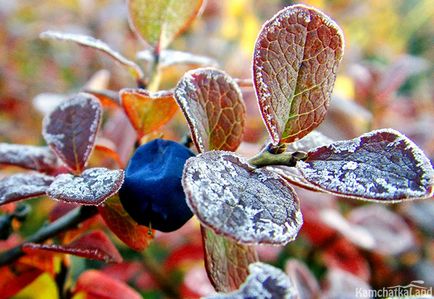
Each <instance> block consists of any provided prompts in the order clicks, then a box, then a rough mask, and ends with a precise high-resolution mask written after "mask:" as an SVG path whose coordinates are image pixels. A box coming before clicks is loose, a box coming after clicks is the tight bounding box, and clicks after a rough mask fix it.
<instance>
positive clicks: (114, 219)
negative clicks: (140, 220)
mask: <svg viewBox="0 0 434 299" xmlns="http://www.w3.org/2000/svg"><path fill="white" fill-rule="evenodd" d="M98 210H99V213H100V214H101V216H102V218H103V219H104V221H105V223H106V224H107V226H108V227H109V228H110V230H111V231H112V232H113V233H114V234H115V235H116V236H117V237H118V238H119V239H121V240H122V241H123V242H124V243H125V244H127V245H128V246H129V247H130V248H132V249H134V250H136V251H142V250H144V249H146V248H147V247H148V245H149V243H150V242H151V241H152V239H153V238H154V231H153V230H151V229H150V228H148V227H146V226H143V225H139V224H137V223H136V222H135V221H134V220H133V219H132V218H131V216H130V215H129V214H128V213H127V212H126V211H125V210H124V208H123V207H122V204H121V203H120V201H119V197H118V196H117V195H115V196H113V197H111V198H109V199H107V200H106V201H105V202H104V205H102V206H100V207H98Z"/></svg>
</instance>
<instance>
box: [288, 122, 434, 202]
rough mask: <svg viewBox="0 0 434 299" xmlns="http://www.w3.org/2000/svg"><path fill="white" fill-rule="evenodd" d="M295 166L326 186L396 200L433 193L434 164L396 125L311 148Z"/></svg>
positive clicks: (349, 193) (341, 193) (336, 191)
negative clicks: (393, 128)
mask: <svg viewBox="0 0 434 299" xmlns="http://www.w3.org/2000/svg"><path fill="white" fill-rule="evenodd" d="M308 156H309V158H308V160H307V161H306V162H302V161H300V162H299V163H298V164H297V168H298V169H299V170H300V172H301V174H302V175H303V176H304V178H305V179H306V180H307V181H309V182H310V183H312V184H314V185H315V186H317V187H318V188H320V189H321V190H323V191H325V192H330V193H334V194H337V195H339V196H348V197H354V198H357V199H365V200H381V201H385V202H398V201H402V200H410V199H419V198H426V197H430V196H431V195H432V192H433V184H434V181H433V180H434V170H433V168H432V166H431V163H430V161H429V160H428V158H427V157H426V156H425V155H424V153H423V151H422V150H421V149H420V148H418V147H417V146H416V145H415V144H414V143H413V142H412V141H411V140H409V139H408V138H407V137H405V136H404V135H402V134H401V133H399V132H397V131H395V130H392V129H381V130H376V131H372V132H369V133H367V134H364V135H362V136H360V137H358V138H355V139H352V140H346V141H338V142H334V143H332V144H330V145H328V146H323V147H318V148H315V149H313V150H312V151H310V152H309V154H308Z"/></svg>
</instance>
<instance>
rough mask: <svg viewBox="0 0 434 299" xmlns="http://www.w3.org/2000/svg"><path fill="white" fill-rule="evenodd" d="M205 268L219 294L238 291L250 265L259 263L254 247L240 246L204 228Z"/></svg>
mask: <svg viewBox="0 0 434 299" xmlns="http://www.w3.org/2000/svg"><path fill="white" fill-rule="evenodd" d="M202 239H203V245H204V250H205V254H204V256H205V267H206V270H207V273H208V277H209V279H210V281H211V283H212V284H213V286H214V288H215V289H216V290H217V291H219V292H230V291H234V290H237V289H238V288H239V287H240V286H241V284H242V283H243V282H244V281H245V280H246V278H247V276H248V274H249V269H248V266H249V264H252V263H254V262H257V261H258V255H257V253H256V250H255V248H254V247H252V246H248V245H243V244H239V243H237V242H235V241H233V240H231V239H228V238H226V237H224V236H219V235H217V234H215V233H214V232H213V231H212V230H211V229H208V228H206V227H203V226H202Z"/></svg>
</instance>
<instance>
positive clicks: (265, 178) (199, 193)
mask: <svg viewBox="0 0 434 299" xmlns="http://www.w3.org/2000/svg"><path fill="white" fill-rule="evenodd" d="M182 184H183V187H184V191H185V193H186V196H187V203H188V205H189V206H190V208H191V210H192V211H193V212H194V213H195V214H196V216H197V217H198V218H199V220H200V221H201V222H202V223H203V224H204V225H206V226H208V227H210V228H212V229H213V230H214V231H215V232H216V233H217V234H222V235H225V236H227V237H229V238H232V239H234V240H236V241H239V242H240V243H245V244H258V243H264V244H287V243H288V242H290V241H292V240H294V238H295V237H296V235H297V232H298V230H299V229H300V227H301V225H302V222H303V220H302V215H301V213H300V208H299V201H298V198H297V196H296V194H295V192H294V190H293V189H292V187H291V186H290V185H289V184H288V183H287V182H286V181H285V180H284V179H283V178H281V177H280V176H278V175H276V174H274V173H273V172H271V171H269V170H266V169H262V168H258V169H256V168H254V167H252V166H250V165H249V164H248V163H247V161H246V160H245V159H244V158H240V157H238V156H236V155H235V154H233V153H230V152H223V151H211V152H205V153H203V154H200V155H198V156H196V157H192V158H190V159H188V160H187V163H186V164H185V166H184V174H183V179H182Z"/></svg>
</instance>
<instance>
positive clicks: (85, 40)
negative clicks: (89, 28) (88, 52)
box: [39, 30, 144, 78]
mask: <svg viewBox="0 0 434 299" xmlns="http://www.w3.org/2000/svg"><path fill="white" fill-rule="evenodd" d="M39 37H40V38H41V39H56V40H62V41H69V42H75V43H77V44H79V45H81V46H84V47H89V48H93V49H96V50H98V51H101V52H103V53H105V54H107V55H109V56H110V57H112V58H113V59H115V60H116V61H117V62H119V63H120V64H122V65H125V66H128V67H129V68H130V69H131V70H132V71H133V73H134V74H135V75H136V77H137V78H143V77H144V74H143V71H142V70H141V68H140V67H139V66H138V65H137V64H136V63H134V62H133V61H131V60H129V59H127V58H125V57H124V56H122V55H121V54H120V53H118V52H116V51H115V50H113V49H112V48H110V46H109V45H107V44H106V43H105V42H103V41H101V40H99V39H96V38H93V37H91V36H87V35H82V34H74V33H64V32H58V31H51V30H49V31H45V32H42V33H41V34H39Z"/></svg>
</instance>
